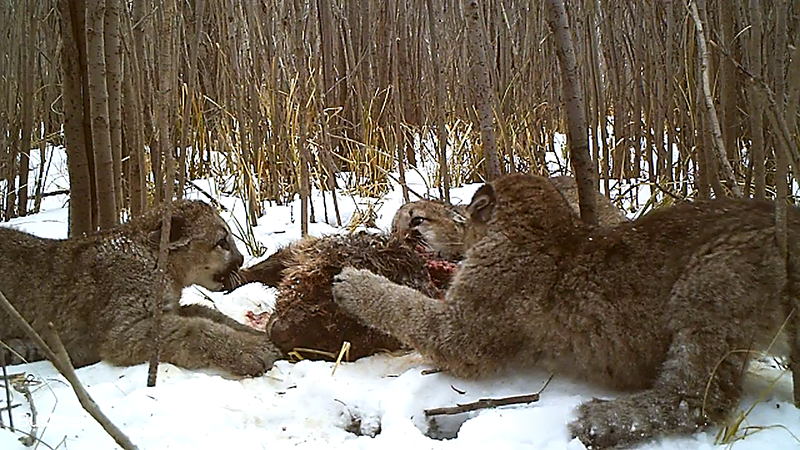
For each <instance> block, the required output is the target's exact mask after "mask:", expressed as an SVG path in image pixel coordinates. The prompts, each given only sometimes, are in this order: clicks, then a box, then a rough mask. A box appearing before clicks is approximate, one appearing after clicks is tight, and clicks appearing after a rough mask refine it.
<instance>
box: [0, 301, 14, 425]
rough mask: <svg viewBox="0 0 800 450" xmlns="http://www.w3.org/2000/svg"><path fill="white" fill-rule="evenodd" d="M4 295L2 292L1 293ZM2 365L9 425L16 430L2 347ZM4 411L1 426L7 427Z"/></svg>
mask: <svg viewBox="0 0 800 450" xmlns="http://www.w3.org/2000/svg"><path fill="white" fill-rule="evenodd" d="M0 295H2V294H0ZM0 366H2V367H3V387H5V389H6V406H7V407H8V425H9V427H10V428H11V431H12V432H13V431H14V417H13V416H12V415H11V391H10V390H9V388H8V386H9V379H8V369H6V350H5V349H3V348H0ZM2 412H3V410H2V409H0V428H5V425H4V424H3V414H1V413H2Z"/></svg>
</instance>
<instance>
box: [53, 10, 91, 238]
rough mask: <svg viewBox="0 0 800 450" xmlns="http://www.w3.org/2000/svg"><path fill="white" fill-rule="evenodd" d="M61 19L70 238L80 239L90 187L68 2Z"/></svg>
mask: <svg viewBox="0 0 800 450" xmlns="http://www.w3.org/2000/svg"><path fill="white" fill-rule="evenodd" d="M58 9H59V13H60V14H59V16H60V17H61V39H62V42H63V45H62V47H61V63H62V68H63V72H64V73H63V80H62V83H61V88H62V94H63V99H62V101H63V104H64V137H65V139H66V147H67V169H68V171H69V184H70V201H69V235H70V236H81V235H83V234H88V233H91V232H92V231H93V228H92V184H91V178H90V176H89V172H90V166H89V159H88V152H87V150H86V134H85V133H84V117H83V112H84V108H83V94H82V85H81V72H80V63H79V59H80V57H79V50H78V40H77V39H76V38H75V27H76V25H77V24H76V23H75V20H74V16H73V15H72V13H71V12H70V1H69V0H59V2H58Z"/></svg>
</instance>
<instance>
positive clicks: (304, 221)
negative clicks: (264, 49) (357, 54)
mask: <svg viewBox="0 0 800 450" xmlns="http://www.w3.org/2000/svg"><path fill="white" fill-rule="evenodd" d="M365 1H367V2H369V0H365ZM293 4H294V12H295V15H296V17H297V20H298V23H297V24H296V25H295V42H294V55H295V64H297V96H298V104H297V107H298V108H300V111H299V112H298V114H297V116H298V119H297V120H298V121H300V133H299V136H298V137H297V145H298V146H299V148H298V155H299V159H300V173H299V178H300V180H299V181H300V216H301V217H300V234H301V235H302V236H303V237H305V236H308V209H309V207H308V204H309V202H310V201H311V186H310V181H309V173H308V165H309V164H310V161H311V157H310V154H309V151H308V146H307V142H306V139H307V130H308V127H307V116H308V114H306V111H305V107H306V105H307V97H306V89H305V83H306V81H307V80H308V71H307V69H306V57H305V55H306V52H305V47H304V46H303V45H304V44H303V43H304V40H303V35H304V33H303V32H304V30H305V21H304V20H302V18H301V17H302V15H301V14H300V11H302V4H301V2H300V1H299V0H294V2H293Z"/></svg>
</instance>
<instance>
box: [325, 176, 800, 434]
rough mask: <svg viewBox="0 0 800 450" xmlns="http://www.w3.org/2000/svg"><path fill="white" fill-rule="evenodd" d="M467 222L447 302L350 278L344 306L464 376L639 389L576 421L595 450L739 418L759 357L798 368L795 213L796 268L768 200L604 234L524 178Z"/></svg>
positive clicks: (792, 226) (507, 180)
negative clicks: (784, 253)
mask: <svg viewBox="0 0 800 450" xmlns="http://www.w3.org/2000/svg"><path fill="white" fill-rule="evenodd" d="M467 211H468V220H467V225H466V229H467V231H466V242H467V247H468V250H467V253H466V258H465V260H464V261H463V262H462V264H461V266H460V268H459V270H458V272H457V273H456V275H455V278H454V279H453V281H452V284H451V286H450V288H449V290H448V291H447V295H446V299H445V301H440V300H433V299H431V298H428V297H426V296H425V295H423V294H421V293H420V292H418V291H415V290H412V289H409V288H407V287H404V286H399V285H397V284H394V283H391V282H390V281H388V280H387V279H385V278H383V277H380V276H377V275H375V274H373V273H370V272H368V271H365V270H355V269H352V268H345V269H344V270H343V271H342V272H341V273H340V274H339V275H337V276H336V277H335V278H334V287H333V295H334V299H335V301H336V303H337V304H338V305H339V306H340V307H341V308H343V309H344V310H345V311H347V312H349V313H350V314H352V315H354V316H356V317H358V318H359V319H360V320H361V321H362V322H363V323H364V324H366V325H369V326H372V327H374V328H376V329H377V330H380V331H383V332H385V333H387V334H389V335H390V336H393V337H395V338H397V339H398V340H399V341H400V342H403V343H405V344H407V345H410V346H412V347H414V348H416V349H418V350H419V351H420V352H421V353H422V354H423V355H425V356H427V357H429V358H430V359H431V360H432V361H433V363H435V364H437V365H438V366H439V367H441V368H442V369H445V370H449V371H451V372H452V373H454V374H456V375H459V376H464V377H475V376H482V375H486V374H489V373H492V372H495V371H499V370H504V369H524V368H529V367H534V368H541V369H544V370H547V371H551V372H553V373H555V374H556V376H566V377H572V378H575V379H579V380H584V381H587V382H590V383H595V384H598V385H602V386H606V387H610V388H614V389H618V390H622V391H627V392H628V393H626V394H624V395H620V396H619V397H617V398H615V399H611V400H600V399H594V400H591V401H588V402H586V403H584V404H582V405H581V406H580V407H579V408H578V418H577V420H575V421H574V422H572V423H571V424H570V425H569V429H570V431H571V433H572V434H573V436H575V437H578V438H579V439H580V440H581V441H582V442H583V443H584V444H585V445H587V446H590V447H592V448H607V447H615V446H628V445H633V444H637V443H639V442H642V441H644V440H647V439H650V438H653V437H657V436H660V435H664V434H674V433H678V434H680V433H684V434H685V433H692V432H695V431H697V430H699V429H701V428H703V427H705V426H708V425H712V424H717V423H719V422H720V421H722V420H723V419H725V418H726V416H727V415H728V414H729V413H730V412H731V411H732V410H733V408H734V407H736V406H737V405H738V401H739V399H740V395H741V391H742V387H741V386H742V379H741V378H742V376H743V374H744V370H743V368H744V366H745V364H746V363H747V362H748V359H749V357H750V353H748V352H747V350H764V349H767V348H771V352H772V353H778V354H784V355H789V356H791V358H792V361H800V358H798V357H799V356H800V352H798V349H797V345H796V342H797V340H796V332H797V319H796V317H797V312H796V311H795V310H796V309H797V307H798V301H797V289H798V287H800V285H798V282H800V272H798V267H800V266H799V265H798V264H800V261H798V260H797V256H796V255H800V241H799V239H800V210H798V209H795V208H790V211H789V214H788V230H789V231H788V245H789V259H788V262H787V261H786V260H784V259H782V258H781V256H780V252H779V250H778V246H777V243H776V236H775V231H774V227H775V218H774V213H773V212H774V204H773V203H771V202H758V201H753V200H730V199H720V200H713V201H706V202H696V203H685V204H681V205H678V206H674V207H671V208H664V209H660V210H656V211H654V212H652V213H650V214H648V215H646V216H644V217H643V218H641V219H639V220H637V221H634V222H628V223H621V224H618V225H616V226H611V227H593V226H590V225H587V224H584V223H583V222H581V221H580V220H579V219H578V218H577V217H576V216H575V214H573V212H572V210H571V209H570V207H569V205H568V203H567V201H566V200H565V199H564V196H562V195H561V194H560V193H559V192H558V190H556V188H555V187H554V186H553V185H552V184H551V183H549V182H548V181H547V179H545V178H541V177H536V176H530V175H521V174H518V175H508V176H505V177H502V178H500V179H498V180H496V181H495V182H493V183H491V184H487V185H485V186H483V187H482V188H480V189H479V190H478V191H477V192H476V193H475V196H474V197H473V199H472V202H471V203H470V205H469V207H468V208H467ZM787 267H788V268H789V269H790V270H789V271H788V272H787ZM787 293H788V295H787ZM787 344H788V345H787ZM792 365H793V366H794V363H792Z"/></svg>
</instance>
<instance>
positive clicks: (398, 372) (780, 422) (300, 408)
mask: <svg viewBox="0 0 800 450" xmlns="http://www.w3.org/2000/svg"><path fill="white" fill-rule="evenodd" d="M409 177H410V178H411V181H412V187H414V188H415V189H416V190H417V191H418V192H420V191H424V190H425V189H424V184H423V183H422V182H421V180H420V179H419V177H415V175H414V174H413V173H411V174H410V175H409ZM200 185H201V186H203V187H204V188H205V189H208V191H209V192H211V193H212V195H215V196H218V195H219V198H220V200H221V201H222V203H223V204H224V205H225V206H226V207H228V208H229V210H230V213H223V216H224V217H225V218H226V219H228V220H229V221H230V222H231V223H232V224H233V223H235V222H237V221H238V222H239V223H242V224H243V223H244V210H243V206H242V204H241V202H239V201H238V200H236V199H234V198H231V197H225V196H224V195H220V194H218V193H217V192H216V191H215V186H213V185H212V183H210V182H206V183H204V184H203V183H200ZM477 187H478V186H477V185H473V186H467V187H464V188H460V189H456V190H454V192H453V198H454V201H456V202H458V201H463V202H468V201H469V199H470V197H471V195H472V193H473V192H474V190H475V189H476V188H477ZM191 196H192V197H196V198H202V197H200V196H199V194H192V195H191ZM64 201H65V198H64V197H49V198H47V199H46V200H45V203H44V204H43V212H42V213H40V214H38V215H36V216H31V217H26V218H21V219H17V220H14V221H12V222H11V223H10V224H4V225H11V226H15V227H19V228H20V229H23V230H27V231H29V232H32V233H35V234H37V235H40V236H46V237H54V238H59V237H65V236H66V232H67V211H66V209H64V204H65V203H64ZM370 201H371V202H372V203H374V202H375V201H374V200H370ZM321 202H322V201H321V198H320V197H319V196H316V197H315V205H316V211H317V218H318V219H319V218H321V217H322V210H323V209H322V203H321ZM356 204H360V205H361V206H363V204H364V202H363V201H362V200H360V199H357V198H356V199H354V198H351V197H348V196H345V195H343V196H341V197H340V207H341V210H342V219H343V220H344V221H345V222H347V220H348V219H349V217H351V215H352V214H353V212H354V211H355V209H356ZM400 204H401V199H400V193H399V190H397V189H396V190H395V191H393V192H392V193H390V194H389V195H388V196H387V197H386V198H385V199H383V201H382V206H381V207H380V209H379V211H378V219H377V225H378V226H379V227H382V228H383V229H388V227H389V224H390V223H391V218H392V216H393V214H394V212H395V211H396V209H397V208H398V207H399V206H400ZM361 206H360V207H361ZM299 211H300V209H299V202H295V203H293V204H291V205H288V206H281V207H272V208H270V209H268V210H267V211H266V213H265V215H264V217H262V218H261V219H260V220H259V225H258V226H257V227H256V228H255V229H254V234H255V236H256V237H257V238H258V240H259V241H260V242H261V243H262V244H263V245H264V246H265V247H266V248H267V253H266V255H269V254H271V253H272V252H274V251H275V249H276V248H277V247H278V246H280V245H282V244H285V243H287V242H290V241H292V240H295V239H297V238H299V236H300V226H299V221H297V220H293V218H294V219H298V218H299ZM331 216H332V214H331ZM232 228H233V229H236V227H235V225H232ZM334 232H342V231H341V230H339V229H337V228H335V227H333V226H330V225H327V224H323V223H317V224H312V226H311V233H312V234H314V235H321V234H326V233H334ZM240 249H241V250H242V251H244V250H245V248H244V246H243V245H240ZM266 255H264V256H262V258H263V257H266ZM257 260H258V259H256V258H253V257H249V258H248V261H247V262H246V264H252V263H255V262H256V261H257ZM205 295H207V296H208V297H209V298H211V299H212V301H213V302H214V305H215V306H216V307H218V308H219V309H221V310H222V311H224V312H226V313H228V314H230V315H231V316H233V317H236V318H237V319H239V320H243V318H244V314H245V312H246V311H248V310H253V311H255V312H259V311H261V310H264V309H268V308H269V307H270V305H271V304H272V303H273V301H274V292H273V291H272V290H270V289H267V288H264V287H261V286H260V285H256V284H253V285H248V286H245V287H244V288H241V289H239V290H237V291H235V292H234V293H232V294H229V295H222V294H216V293H208V292H203V293H201V292H200V289H199V288H194V287H193V288H188V289H187V290H186V292H185V298H184V301H186V302H198V301H201V302H202V301H208V300H207V299H206V298H205V297H204V296H205ZM429 368H431V367H430V366H429V365H426V364H425V362H424V361H423V360H422V359H421V357H420V356H419V355H417V354H413V353H412V354H407V355H404V356H389V355H377V356H373V357H369V358H363V359H361V360H358V361H356V362H352V363H345V364H342V365H341V366H340V367H339V368H338V369H337V370H336V372H335V374H332V371H333V364H331V363H327V362H311V361H303V362H300V363H297V364H290V363H288V362H286V361H281V362H278V363H277V364H276V365H275V367H274V368H273V369H272V370H271V371H270V372H269V373H267V374H266V375H264V376H261V377H258V378H253V379H233V378H231V377H229V376H226V375H225V374H222V373H218V372H215V371H212V370H201V371H190V370H184V369H181V368H179V367H175V366H172V365H170V364H162V365H161V367H160V374H159V379H158V385H157V386H156V387H154V388H147V387H145V382H146V377H147V375H146V372H147V367H146V366H145V365H140V366H134V367H115V366H111V365H108V364H106V363H99V364H96V365H93V366H90V367H86V368H83V369H80V370H78V375H79V376H80V378H81V380H82V381H83V383H84V384H85V385H86V387H87V389H88V391H89V393H90V394H91V395H92V396H93V397H94V399H95V400H96V401H97V402H98V403H99V405H100V407H101V408H102V409H103V411H104V412H105V413H106V414H107V415H108V416H109V417H110V418H111V420H112V421H113V422H114V423H116V424H117V425H118V426H119V427H120V428H121V429H122V430H123V431H124V432H125V433H126V434H127V435H128V436H129V437H130V438H131V440H132V441H133V442H134V443H135V444H137V445H138V446H139V448H140V449H200V450H202V449H222V448H231V449H262V448H263V449H283V448H302V449H328V448H331V449H381V450H385V449H404V450H407V449H409V448H415V449H472V448H475V449H478V448H487V447H490V446H491V447H492V448H494V449H581V448H583V445H582V444H581V443H580V442H578V441H577V440H570V439H569V435H568V433H567V429H566V424H567V423H568V422H569V421H570V420H572V419H573V418H574V415H573V414H574V412H573V410H574V408H575V407H576V406H577V405H578V404H579V403H581V402H583V401H585V400H588V399H590V398H592V397H594V396H608V397H610V396H614V395H615V393H614V392H608V391H603V390H600V389H597V388H594V387H592V386H588V385H582V384H578V383H574V382H570V381H569V380H566V379H559V378H556V379H554V380H552V382H551V383H550V384H549V385H548V387H547V389H546V390H545V391H544V392H543V393H542V396H541V400H540V401H539V402H537V403H531V404H528V405H518V406H508V407H503V408H497V409H487V410H482V411H478V412H474V413H469V414H463V415H460V416H451V417H449V418H446V419H441V420H438V421H437V423H436V424H435V426H434V428H433V430H435V431H433V430H432V428H431V425H430V424H429V423H428V422H426V420H425V418H424V414H423V410H424V409H427V408H433V407H440V406H452V405H455V404H456V403H465V402H469V401H473V400H477V399H479V398H484V397H501V396H508V395H517V394H526V393H532V392H535V391H538V390H539V389H540V388H541V387H542V385H543V383H544V382H545V381H546V380H547V378H548V374H546V373H526V374H511V375H506V376H503V377H496V378H492V379H486V380H480V381H468V380H462V379H458V378H454V377H452V376H450V375H447V374H443V373H437V374H431V375H423V374H422V371H423V370H424V369H429ZM9 370H10V372H11V373H25V374H30V377H31V380H32V381H33V383H32V384H30V389H31V391H32V392H33V399H34V404H35V406H36V408H37V410H38V417H37V423H38V427H39V435H40V437H41V440H42V441H43V444H39V445H40V447H39V448H48V447H50V448H60V449H69V450H81V449H86V450H89V449H91V450H94V449H111V448H115V444H114V442H113V441H112V440H111V438H109V437H108V436H107V435H106V434H105V433H104V432H103V430H102V429H101V428H100V426H99V425H97V424H96V423H95V422H94V421H93V420H92V419H91V418H90V417H89V416H88V415H87V414H86V413H84V412H83V410H82V409H81V407H80V405H79V404H78V401H77V400H76V398H75V396H74V394H73V393H72V390H71V388H70V387H69V385H68V384H67V383H66V382H65V380H64V379H63V377H61V376H60V375H58V373H57V372H56V370H55V369H54V368H53V367H52V366H51V365H50V364H49V363H47V362H37V363H32V364H26V365H20V366H14V367H10V368H9ZM776 379H778V381H777V382H775V383H774V384H773V381H774V380H776ZM746 391H747V395H746V397H745V399H744V400H743V402H742V405H741V408H742V409H743V410H745V411H746V410H748V409H749V408H750V407H751V405H753V404H755V406H754V408H753V409H752V411H751V412H750V413H749V415H748V416H747V419H746V421H745V422H744V423H743V424H742V426H741V429H742V430H743V429H744V428H745V427H752V428H751V430H752V431H753V432H754V433H753V434H751V435H749V436H747V437H746V438H745V439H742V440H738V441H737V442H735V444H734V447H735V448H741V449H751V448H792V447H800V441H798V439H796V438H795V436H800V411H798V410H797V409H795V407H794V406H793V404H792V384H791V376H790V374H786V373H784V372H782V371H781V370H779V369H777V368H776V367H775V364H773V363H771V362H770V361H768V360H764V361H760V362H759V363H758V364H756V365H755V366H754V368H753V369H752V370H751V375H750V377H749V379H748V384H747V390H746ZM0 394H3V393H2V390H1V389H0ZM13 395H14V403H19V404H20V406H19V407H17V408H15V409H14V410H13V417H14V421H15V425H16V426H17V427H19V428H21V429H22V430H24V431H29V430H30V422H31V420H30V418H31V417H30V408H29V406H28V402H27V401H26V400H25V398H24V397H23V396H22V395H21V394H20V393H19V392H13ZM2 406H4V401H3V400H0V407H2ZM2 418H3V421H4V422H5V423H6V425H7V424H8V418H7V416H6V414H5V413H3V414H2ZM756 430H758V431H757V432H755V431H756ZM716 432H717V430H716V429H712V430H709V431H707V432H703V433H698V434H696V435H694V436H691V437H687V438H668V439H663V440H660V441H657V442H653V443H650V444H648V445H646V446H644V447H643V448H654V449H697V448H701V449H702V448H712V447H714V441H715V434H716ZM428 435H431V436H436V437H438V438H439V439H435V438H432V437H428ZM19 437H20V434H12V433H11V432H9V431H8V430H0V449H3V450H6V449H8V450H13V449H23V448H25V447H23V445H22V444H20V443H19V442H18V441H17V439H18V438H19ZM442 437H449V438H450V439H441V438H442Z"/></svg>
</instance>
